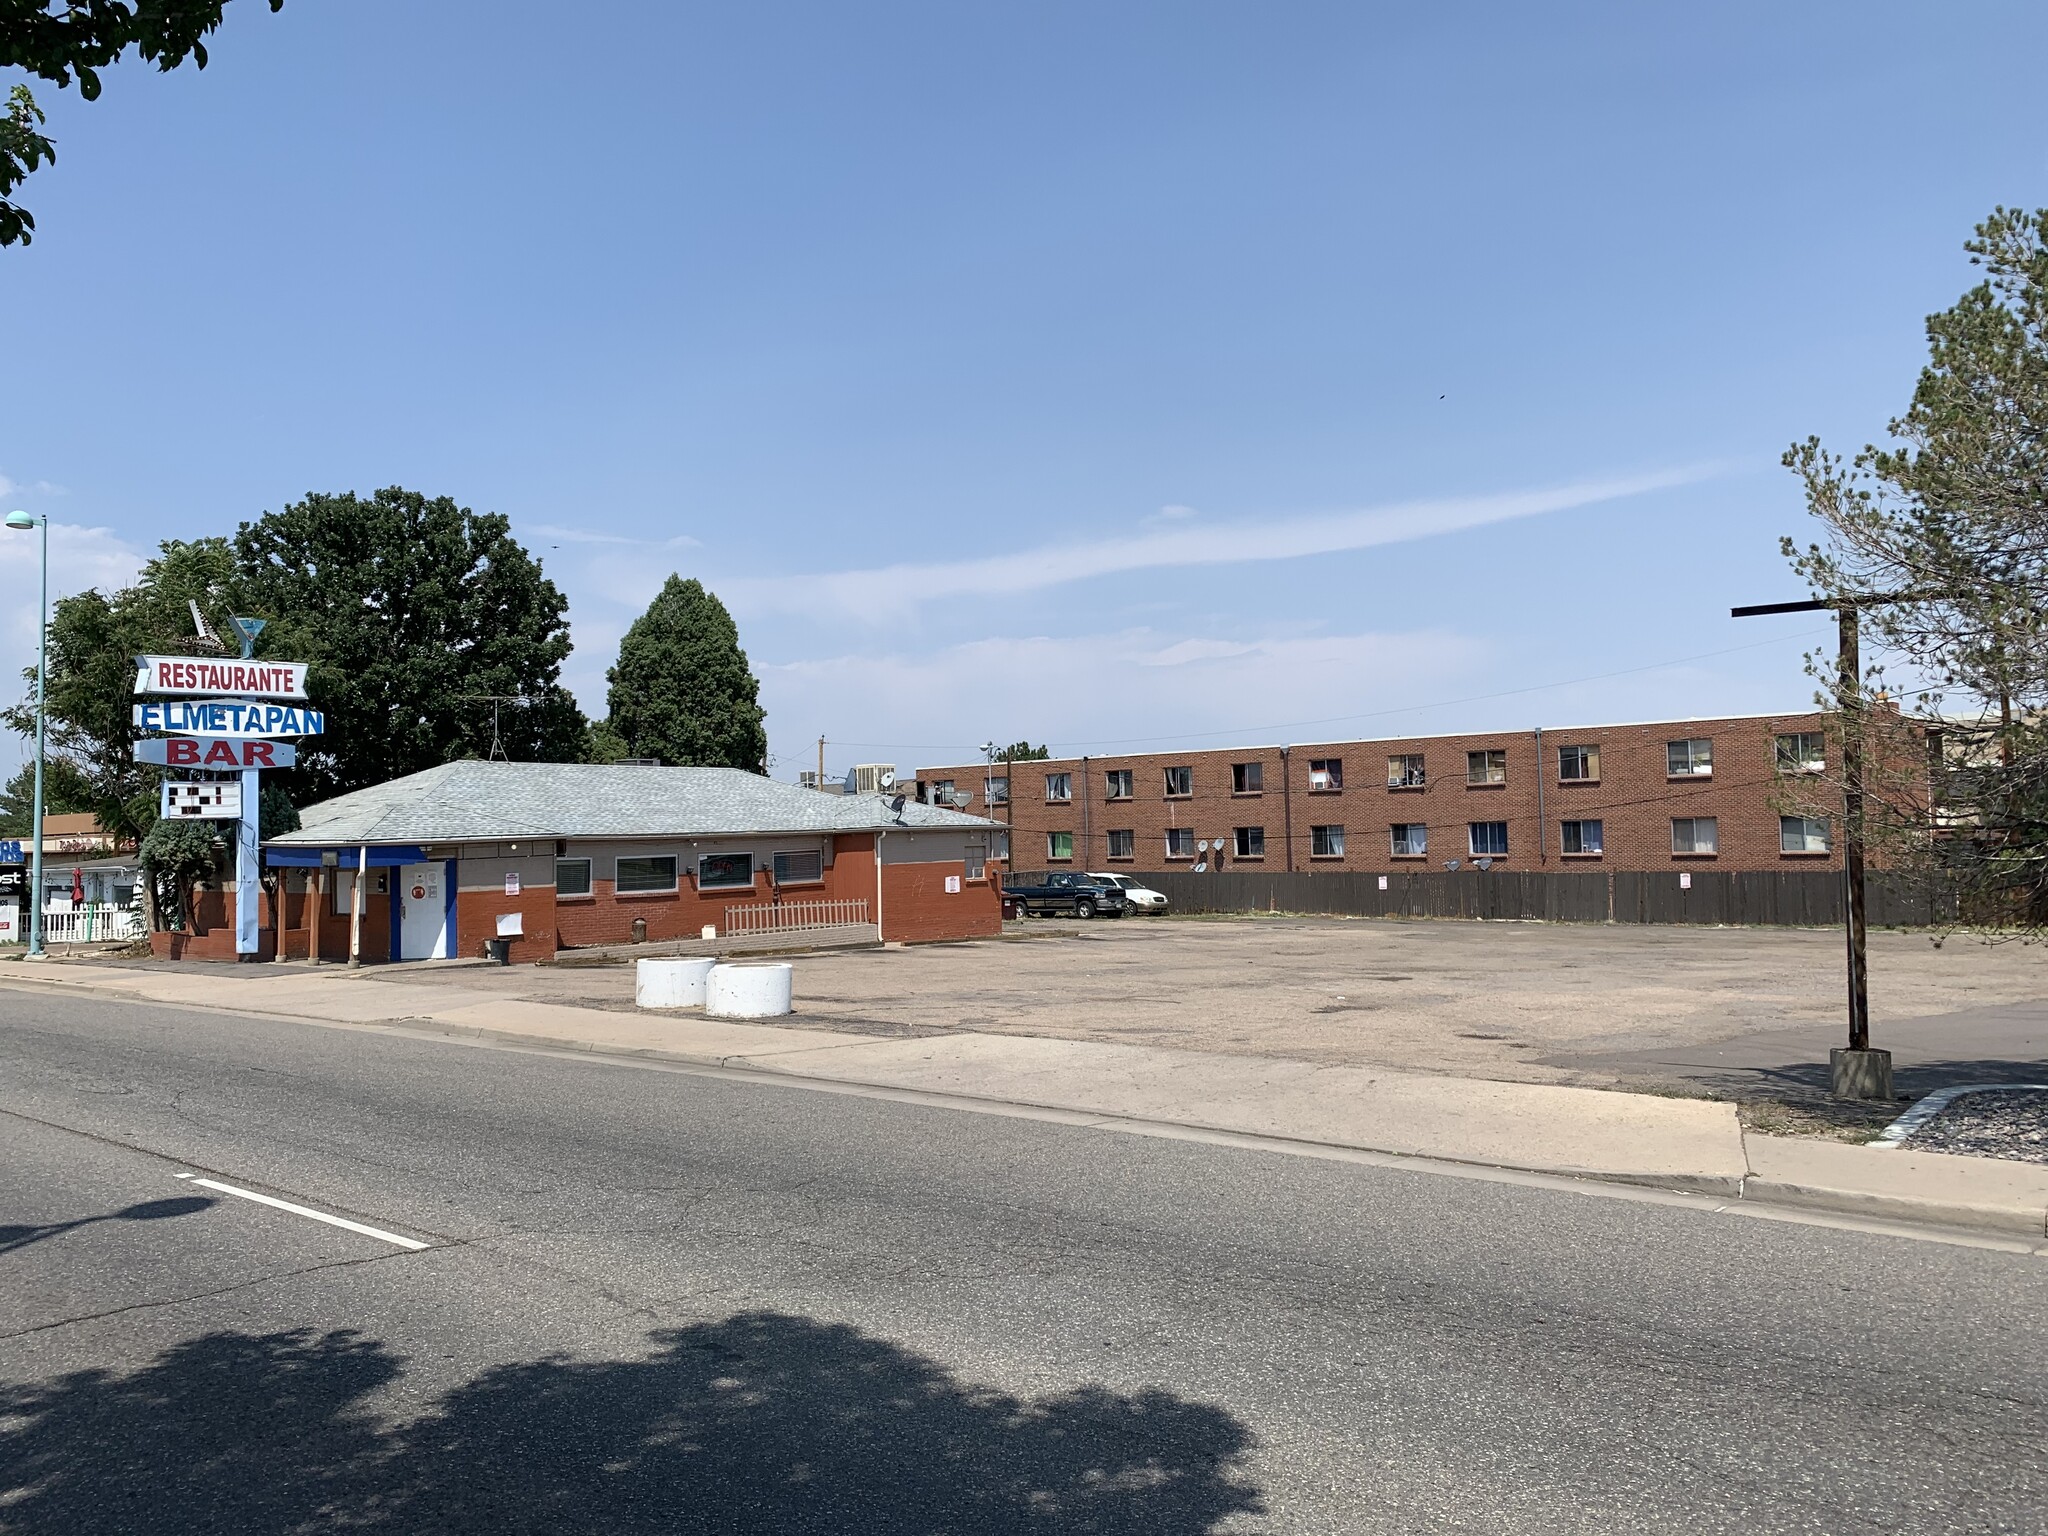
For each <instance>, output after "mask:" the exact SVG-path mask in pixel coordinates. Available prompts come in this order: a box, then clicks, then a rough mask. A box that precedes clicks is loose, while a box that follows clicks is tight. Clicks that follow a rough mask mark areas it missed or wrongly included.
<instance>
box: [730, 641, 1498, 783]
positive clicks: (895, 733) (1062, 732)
mask: <svg viewBox="0 0 2048 1536" xmlns="http://www.w3.org/2000/svg"><path fill="white" fill-rule="evenodd" d="M1489 654H1490V652H1489V648H1488V646H1487V645H1486V644H1485V643H1484V642H1481V641H1479V640H1476V639H1474V638H1472V637H1470V636H1467V635H1460V634H1457V633H1454V632H1451V631H1448V630H1438V629H1431V630H1420V631H1413V632H1404V633H1392V634H1361V635H1310V636H1302V635H1268V636H1259V637H1254V638H1251V639H1220V638H1213V637H1204V636H1186V637H1175V636H1172V635H1165V634H1161V633H1159V632H1158V631H1156V630H1151V629H1130V630H1123V631H1119V632H1116V633H1111V634H1090V635H1062V636H1057V637H1054V636H1044V635H1040V636H1020V637H1008V636H1005V637H1000V638H991V639H986V640H976V641H971V642H968V643H966V644H962V645H954V646H947V647H943V648H940V649H937V650H933V651H916V652H910V653H899V652H891V653H887V654H881V655H841V656H831V657H823V658H819V659H816V660H809V661H798V662H791V663H787V664H783V665H770V666H762V667H760V668H759V669H758V670H759V673H760V676H761V693H762V701H763V703H765V704H766V705H767V707H768V720H769V727H770V730H771V732H772V733H773V736H774V740H775V743H776V744H777V746H778V748H779V749H785V750H791V749H793V748H794V747H795V746H796V745H797V744H800V743H802V742H804V741H806V740H809V741H812V742H815V740H816V738H817V737H818V736H820V735H823V736H825V737H826V738H827V739H828V741H829V742H841V741H843V742H844V743H845V745H844V746H834V747H832V748H831V754H832V766H834V767H844V766H845V765H846V764H847V763H850V762H853V761H855V760H856V759H858V760H861V761H869V760H874V761H882V762H887V761H890V760H892V759H893V760H895V761H897V762H898V763H899V764H900V765H902V766H906V767H907V766H910V765H911V764H912V763H913V762H924V763H942V762H947V761H954V760H958V759H959V758H960V757H961V756H963V755H966V756H972V744H973V743H974V742H976V741H980V740H982V739H983V738H984V737H991V736H993V737H1000V738H1001V739H1003V740H1005V741H1014V740H1015V739H1016V738H1017V737H1019V736H1022V735H1029V736H1030V737H1031V739H1032V740H1034V741H1040V740H1045V739H1047V738H1051V739H1052V741H1053V742H1054V743H1055V745H1060V746H1068V747H1080V746H1083V745H1084V744H1086V743H1088V742H1091V741H1103V740H1110V739H1128V738H1131V737H1133V736H1140V737H1143V736H1153V735H1157V736H1161V737H1165V736H1175V735H1178V736H1181V737H1183V738H1187V737H1193V736H1198V735H1201V734H1203V733H1207V732H1224V731H1231V730H1235V729H1237V728H1239V727H1242V726H1244V725H1245V724H1246V723H1247V722H1250V721H1257V720H1261V719H1268V720H1271V719H1282V720H1285V719H1295V718H1318V717H1325V716H1330V715H1334V714H1341V713H1342V712H1343V711H1344V710H1346V709H1372V708H1375V707H1381V706H1384V705H1385V704H1387V703H1388V702H1398V701H1393V700H1391V699H1390V698H1389V697H1388V694H1389V692H1390V690H1392V689H1393V688H1395V687H1396V686H1398V687H1399V688H1403V689H1416V688H1420V689H1425V690H1428V689H1441V688H1448V687H1451V686H1452V685H1453V684H1455V683H1458V682H1461V681H1464V680H1467V679H1469V678H1470V677H1471V676H1474V675H1476V674H1477V673H1478V672H1479V671H1480V670H1481V669H1482V667H1483V666H1484V665H1485V664H1486V662H1487V660H1488V657H1489ZM976 733H979V734H976ZM949 742H950V743H951V745H950V746H948V745H947V744H948V743H949ZM809 750H810V751H811V752H813V753H814V752H815V747H813V748H811V749H809ZM791 758H792V761H795V760H797V759H799V758H801V761H802V763H804V764H809V763H811V762H813V761H814V758H813V757H811V756H805V755H803V753H802V752H801V751H796V750H791ZM842 760H843V761H842Z"/></svg>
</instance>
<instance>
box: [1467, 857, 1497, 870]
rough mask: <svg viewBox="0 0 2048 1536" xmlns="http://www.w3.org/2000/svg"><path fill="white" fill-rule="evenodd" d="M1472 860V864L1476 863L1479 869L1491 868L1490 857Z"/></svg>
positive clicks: (1491, 861)
mask: <svg viewBox="0 0 2048 1536" xmlns="http://www.w3.org/2000/svg"><path fill="white" fill-rule="evenodd" d="M1472 862H1473V863H1474V864H1477V865H1478V866H1479V867H1480V868H1481V869H1491V868H1493V860H1491V859H1474V860H1473V861H1472Z"/></svg>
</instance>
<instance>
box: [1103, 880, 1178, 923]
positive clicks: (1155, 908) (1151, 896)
mask: <svg viewBox="0 0 2048 1536" xmlns="http://www.w3.org/2000/svg"><path fill="white" fill-rule="evenodd" d="M1088 878H1089V879H1090V880H1100V881H1101V882H1102V883H1103V884H1104V885H1113V886H1115V887H1116V888H1117V889H1118V890H1120V891H1122V892H1123V893H1124V900H1125V901H1126V902H1127V903H1128V904H1129V905H1130V909H1131V910H1132V911H1133V912H1150V913H1151V914H1152V915H1153V916H1155V917H1157V916H1160V915H1161V914H1163V913H1164V912H1165V911H1166V898H1165V897H1164V896H1163V895H1161V894H1160V893H1159V892H1158V891H1155V890H1153V889H1152V887H1151V886H1149V885H1140V884H1138V882H1137V881H1135V880H1133V879H1132V878H1131V877H1130V876H1129V875H1090V876H1089V877H1088Z"/></svg>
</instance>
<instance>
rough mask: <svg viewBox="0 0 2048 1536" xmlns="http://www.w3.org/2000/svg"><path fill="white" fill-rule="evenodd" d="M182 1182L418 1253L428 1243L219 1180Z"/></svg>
mask: <svg viewBox="0 0 2048 1536" xmlns="http://www.w3.org/2000/svg"><path fill="white" fill-rule="evenodd" d="M178 1177H179V1178H181V1179H186V1180H189V1181H190V1182H191V1183H193V1184H197V1185H199V1186H200V1187H201V1188H203V1189H217V1190H219V1191H220V1192H221V1193H222V1194H224V1195H233V1196H234V1197H235V1198H236V1199H238V1200H254V1201H255V1202H256V1203H257V1204H258V1205H267V1206H269V1207H270V1208H271V1209H272V1210H278V1211H290V1212H291V1213H292V1214H293V1215H294V1216H305V1217H308V1218H310V1219H311V1220H313V1221H324V1222H326V1223H327V1225H328V1226H330V1227H340V1228H341V1229H342V1230H343V1231H346V1232H360V1233H362V1235H363V1236H364V1237H374V1238H376V1239H377V1241H379V1242H380V1243H391V1244H394V1245H395V1246H397V1247H400V1248H406V1249H410V1250H412V1251H413V1252H415V1253H417V1252H418V1251H419V1250H420V1249H422V1248H427V1247H431V1246H432V1245H431V1244H428V1243H422V1242H418V1241H416V1240H415V1239H413V1238H410V1237H400V1236H399V1235H398V1234H397V1233H396V1232H386V1231H385V1230H384V1229H383V1228H382V1227H371V1226H365V1225H364V1224H363V1223H362V1222H360V1221H350V1220H349V1219H348V1218H347V1217H346V1216H330V1215H328V1214H327V1213H326V1212H325V1211H316V1210H314V1209H312V1208H311V1207H310V1206H304V1205H293V1204H292V1203H291V1201H289V1200H280V1199H278V1198H277V1197H276V1196H275V1195H259V1194H257V1193H256V1191H255V1190H253V1189H238V1188H236V1187H235V1186H234V1185H232V1184H223V1183H221V1181H220V1180H219V1179H202V1178H200V1177H199V1176H198V1175H197V1174H193V1173H181V1174H179V1175H178Z"/></svg>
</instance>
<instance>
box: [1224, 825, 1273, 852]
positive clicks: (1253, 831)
mask: <svg viewBox="0 0 2048 1536" xmlns="http://www.w3.org/2000/svg"><path fill="white" fill-rule="evenodd" d="M1232 841H1233V842H1234V843H1235V844H1236V847H1237V856H1238V857H1239V858H1240V859H1263V858H1264V857H1265V856H1266V829H1265V828H1264V827H1239V828H1238V829H1237V832H1236V835H1235V836H1234V837H1233V839H1232Z"/></svg>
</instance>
